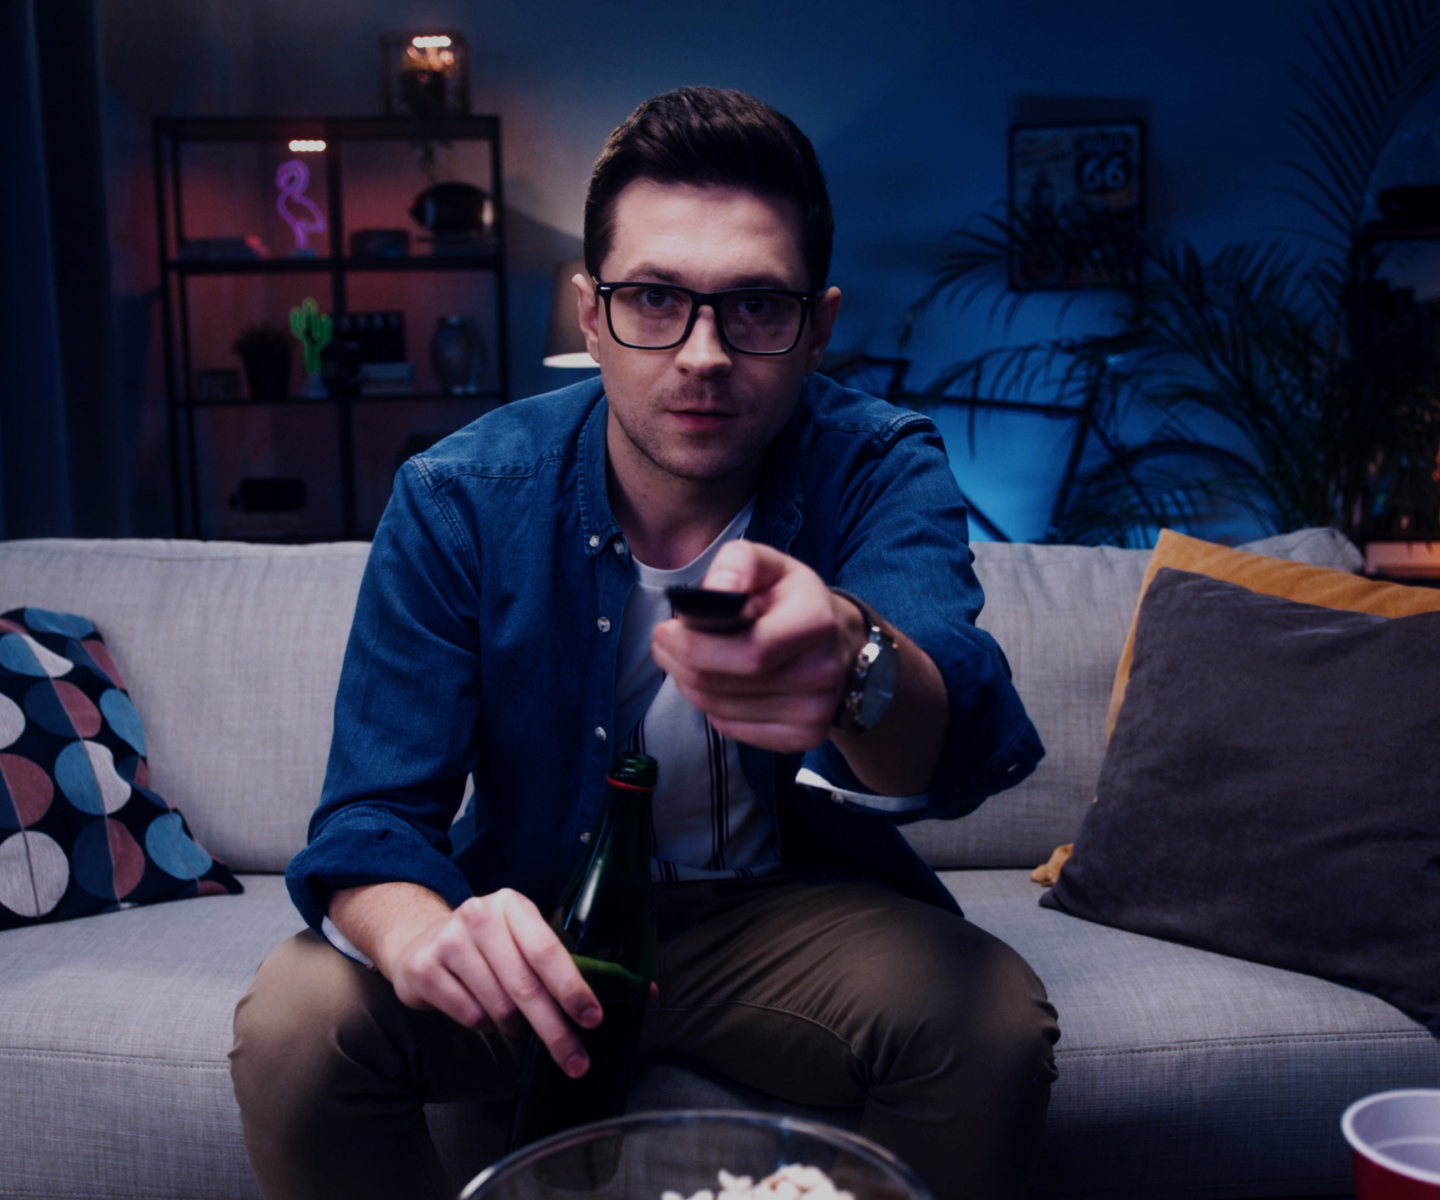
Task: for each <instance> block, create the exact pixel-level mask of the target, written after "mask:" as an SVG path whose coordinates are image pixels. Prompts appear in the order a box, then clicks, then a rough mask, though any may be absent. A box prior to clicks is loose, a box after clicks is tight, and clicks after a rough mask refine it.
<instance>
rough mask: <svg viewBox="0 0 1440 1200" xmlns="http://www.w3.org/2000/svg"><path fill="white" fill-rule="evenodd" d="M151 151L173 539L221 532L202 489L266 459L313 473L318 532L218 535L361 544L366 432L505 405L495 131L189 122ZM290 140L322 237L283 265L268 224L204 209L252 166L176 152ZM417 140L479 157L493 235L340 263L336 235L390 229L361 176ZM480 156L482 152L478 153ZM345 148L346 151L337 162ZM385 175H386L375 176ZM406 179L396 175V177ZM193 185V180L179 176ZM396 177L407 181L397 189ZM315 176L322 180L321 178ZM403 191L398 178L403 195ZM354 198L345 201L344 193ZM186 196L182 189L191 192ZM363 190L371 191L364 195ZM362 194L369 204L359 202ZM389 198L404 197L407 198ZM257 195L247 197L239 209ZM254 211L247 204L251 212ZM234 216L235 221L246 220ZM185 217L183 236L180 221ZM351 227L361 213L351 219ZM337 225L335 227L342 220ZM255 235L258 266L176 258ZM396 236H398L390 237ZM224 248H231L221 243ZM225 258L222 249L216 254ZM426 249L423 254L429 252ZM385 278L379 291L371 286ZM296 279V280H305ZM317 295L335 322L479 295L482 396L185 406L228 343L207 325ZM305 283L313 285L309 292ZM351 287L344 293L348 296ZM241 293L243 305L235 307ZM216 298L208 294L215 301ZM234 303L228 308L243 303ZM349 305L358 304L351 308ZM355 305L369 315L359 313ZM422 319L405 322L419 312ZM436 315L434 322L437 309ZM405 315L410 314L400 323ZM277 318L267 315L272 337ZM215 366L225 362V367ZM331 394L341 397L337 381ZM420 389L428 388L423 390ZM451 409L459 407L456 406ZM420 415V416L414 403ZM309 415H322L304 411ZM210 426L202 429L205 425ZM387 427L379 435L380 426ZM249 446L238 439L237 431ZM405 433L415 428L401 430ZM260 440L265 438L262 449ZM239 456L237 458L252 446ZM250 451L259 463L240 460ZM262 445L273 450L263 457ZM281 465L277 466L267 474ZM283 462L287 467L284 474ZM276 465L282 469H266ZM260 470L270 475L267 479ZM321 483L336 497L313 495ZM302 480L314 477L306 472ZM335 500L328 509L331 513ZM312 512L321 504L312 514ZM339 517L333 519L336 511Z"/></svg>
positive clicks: (382, 120) (272, 146) (159, 123)
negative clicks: (299, 151) (223, 233)
mask: <svg viewBox="0 0 1440 1200" xmlns="http://www.w3.org/2000/svg"><path fill="white" fill-rule="evenodd" d="M152 128H153V137H152V149H153V159H154V173H155V201H156V211H155V219H156V235H157V236H156V245H157V247H158V251H159V252H158V254H157V258H158V259H159V273H160V277H161V279H162V281H163V284H164V286H163V287H162V288H161V289H160V291H161V297H160V299H161V307H162V322H161V324H162V338H163V343H164V361H165V375H166V382H165V387H166V397H167V411H168V425H169V428H168V433H169V443H170V465H171V473H170V478H171V503H172V507H173V509H174V513H175V529H176V533H177V534H178V535H180V536H182V537H183V536H186V535H187V534H189V535H190V536H195V535H197V534H198V533H199V532H200V530H202V529H205V528H209V529H212V530H214V529H217V528H228V526H227V525H226V524H225V520H224V518H223V514H222V517H221V518H220V521H219V523H218V524H217V520H216V519H215V518H213V517H212V516H207V513H212V512H213V511H214V510H215V508H216V506H217V505H220V506H222V507H223V504H224V498H223V497H222V496H220V495H219V494H218V492H217V488H218V487H219V485H218V482H217V481H218V480H219V479H220V478H222V477H224V478H229V477H231V476H233V475H234V473H235V472H236V471H239V472H240V474H241V475H243V474H244V473H245V471H246V469H248V467H247V464H248V463H249V460H250V459H251V458H253V457H254V456H255V455H257V454H261V453H263V454H266V455H272V456H274V457H275V458H276V464H275V465H276V471H278V473H280V474H282V475H284V474H301V475H303V474H305V473H306V471H308V470H309V469H310V467H315V468H317V469H322V470H323V472H325V473H327V474H324V478H325V479H326V481H327V482H326V483H325V485H324V487H323V489H322V491H323V493H324V494H323V496H322V495H321V494H319V493H317V494H316V496H314V497H312V500H314V501H315V507H314V508H313V509H312V510H311V512H310V513H309V514H307V516H312V517H313V518H314V520H315V521H316V522H318V523H320V524H323V526H324V527H323V528H321V527H318V526H305V525H303V521H304V518H303V517H302V518H299V521H300V522H301V523H302V525H301V528H299V529H289V528H287V529H286V530H283V531H281V530H276V531H274V532H272V533H271V534H265V533H259V532H253V531H246V532H244V533H234V534H229V535H226V536H227V537H231V538H239V539H243V540H247V541H250V540H278V541H293V542H304V541H313V540H328V539H332V538H347V537H357V536H358V537H368V536H369V534H370V532H371V530H373V528H374V521H375V519H376V514H377V513H378V512H379V509H378V508H376V500H377V498H383V496H384V495H385V494H388V487H389V480H390V478H391V476H392V474H393V472H392V471H391V470H390V469H389V466H388V461H387V462H380V461H379V460H378V459H376V457H375V447H374V446H373V445H370V444H369V443H367V442H366V440H365V439H367V438H370V439H372V440H373V438H374V436H376V435H377V431H379V430H382V429H383V430H387V431H389V433H387V434H386V436H390V434H394V435H395V436H397V437H398V436H399V435H400V434H401V433H403V432H404V429H405V427H407V426H416V425H421V424H424V425H427V426H434V429H426V431H425V432H426V433H427V434H429V433H434V432H439V431H440V427H441V426H446V427H449V428H452V429H453V428H455V427H458V426H460V425H463V424H466V423H467V422H469V421H471V420H473V419H474V418H475V417H476V416H478V415H480V414H482V413H485V412H489V411H490V410H492V409H494V408H496V407H498V406H499V405H501V404H504V403H505V402H506V400H508V399H509V389H510V365H509V351H508V346H509V336H508V320H509V318H508V315H507V305H506V264H505V214H506V211H507V210H506V207H505V199H504V195H503V180H504V171H503V169H502V165H501V159H500V118H499V117H495V116H456V117H441V118H435V119H429V120H413V119H410V118H407V117H199V118H194V117H188V118H159V119H156V120H155V121H154V122H153V127H152ZM297 138H301V139H307V140H323V141H324V142H325V143H326V148H325V149H324V150H323V151H322V152H320V153H321V154H322V155H323V157H322V158H320V159H315V160H312V162H317V163H318V162H323V164H324V173H323V176H317V177H316V182H317V187H316V188H315V189H314V190H313V191H312V192H311V194H310V196H309V199H310V200H311V201H312V203H313V204H315V205H316V206H318V207H319V208H320V209H321V210H322V211H323V215H324V218H325V224H326V226H327V227H328V229H329V231H330V233H329V237H328V240H326V241H323V242H321V243H319V244H320V245H323V246H325V247H326V248H327V250H328V253H327V254H325V255H323V256H322V255H317V256H315V257H303V258H302V257H298V256H296V257H292V256H291V255H290V254H289V253H286V251H288V250H289V249H290V247H291V245H292V242H291V241H290V239H289V238H288V237H287V236H286V235H285V234H284V233H283V232H281V231H279V230H278V228H276V227H274V225H273V221H272V222H271V223H270V224H269V225H265V224H263V223H261V224H256V221H257V220H258V218H254V214H253V213H251V215H250V216H249V217H244V216H241V215H240V211H241V210H235V209H232V208H231V207H225V206H222V207H220V208H217V207H216V199H217V197H223V196H224V195H225V192H226V189H227V187H228V186H229V184H230V183H233V179H232V178H231V174H232V173H233V171H234V170H236V169H238V168H236V166H235V164H236V162H238V161H241V160H242V159H243V161H246V162H249V161H250V160H251V157H253V156H249V157H246V156H240V158H237V156H235V155H231V154H228V153H227V154H208V153H198V154H197V153H191V148H193V147H197V146H200V147H203V146H204V144H205V143H215V142H221V143H229V144H230V145H231V146H234V145H237V144H244V143H250V144H251V145H252V146H258V147H259V149H260V151H261V152H262V153H261V159H262V160H265V161H268V159H265V155H267V154H270V153H271V152H272V151H275V152H281V151H283V148H284V146H285V143H286V142H288V141H291V140H294V139H297ZM382 142H391V143H396V144H397V149H396V152H395V153H392V154H388V155H387V154H385V153H376V152H373V151H372V150H371V148H370V146H368V145H366V144H367V143H370V144H373V143H382ZM406 143H408V144H409V145H410V146H411V147H414V146H417V145H421V144H425V143H431V144H434V143H450V144H453V145H455V146H456V147H457V148H459V147H461V146H462V145H463V146H464V148H465V154H466V161H467V162H468V161H470V160H472V159H475V158H476V156H477V155H479V156H481V157H482V158H483V159H484V160H486V162H488V165H486V163H485V162H478V161H477V162H474V163H473V167H474V174H475V176H476V178H477V179H478V178H485V179H486V180H487V183H486V190H487V191H488V192H489V195H490V200H491V203H492V209H491V212H492V219H493V222H494V224H493V226H487V227H486V232H487V233H490V234H492V235H493V236H490V237H474V238H462V239H458V244H456V242H455V241H451V240H449V239H443V238H438V237H436V238H432V237H430V236H427V235H426V233H425V231H418V232H413V233H412V237H411V250H412V252H411V253H407V254H405V255H403V256H397V257H393V258H392V257H386V256H356V255H354V254H347V253H346V251H347V250H349V248H350V244H351V243H350V236H349V235H350V234H351V233H353V232H355V231H357V230H358V229H359V228H361V227H364V226H365V225H366V224H367V222H369V221H371V219H372V216H373V214H376V213H382V212H383V213H385V214H389V215H388V216H386V217H384V218H381V223H387V224H393V225H395V226H396V227H397V228H398V227H400V226H402V225H403V224H404V221H405V218H404V217H403V216H402V214H403V212H404V211H405V205H406V204H408V203H410V201H409V200H408V199H407V200H405V201H404V203H400V202H399V201H398V200H397V196H398V194H399V193H396V191H395V186H394V184H393V182H387V181H386V180H385V179H384V178H378V177H376V175H375V173H376V172H377V171H379V173H380V176H385V175H393V172H394V170H395V169H396V167H395V166H394V163H403V162H405V161H407V160H408V158H409V157H411V156H410V155H408V154H407V153H405V152H404V150H403V148H404V146H405V144H406ZM484 143H488V147H486V146H485V145H484ZM352 148H353V149H352ZM386 164H391V165H390V167H389V168H388V169H387V170H380V168H383V167H385V165H386ZM352 170H353V171H356V172H359V174H358V175H357V180H358V184H357V183H354V182H352V183H350V184H347V181H346V176H347V174H350V173H351V171H352ZM405 170H406V171H407V172H408V171H409V170H410V167H408V166H407V167H405ZM192 172H198V174H194V175H192ZM207 177H208V179H209V182H208V185H207V186H206V187H205V188H203V189H200V188H199V187H198V184H196V183H195V182H193V181H194V180H196V179H200V180H204V179H206V178H207ZM407 178H408V176H407ZM322 179H323V183H322V182H321V180H322ZM413 182H414V181H413V180H411V183H413ZM356 186H358V188H359V190H358V191H355V192H353V193H352V191H350V190H349V189H350V188H351V187H356ZM192 188H195V189H196V190H194V191H193V193H192V191H191V189H192ZM375 189H378V190H375ZM367 191H368V193H369V194H368V195H367ZM400 191H402V192H405V193H406V194H407V195H408V189H407V188H401V189H400ZM255 199H256V197H255V196H254V195H251V197H250V200H251V201H254V200H255ZM250 207H251V208H253V203H252V204H251V206H250ZM243 211H245V212H249V211H250V210H249V209H244V210H243ZM187 214H188V216H189V219H190V223H191V225H190V228H189V229H188V232H189V233H190V234H191V235H192V236H191V237H189V238H188V239H187V236H186V235H187V224H186V216H187ZM356 214H365V215H364V216H363V217H357V216H356ZM347 218H348V219H347ZM246 224H255V225H256V228H259V229H261V236H263V237H265V238H266V239H267V240H268V241H269V242H270V243H271V245H273V246H275V247H277V249H279V250H281V251H282V252H281V253H279V254H277V256H276V257H273V258H198V257H197V258H190V257H187V256H186V253H185V251H186V250H187V249H188V251H189V252H190V253H199V252H201V251H202V249H204V248H206V247H205V243H206V242H207V241H213V242H217V243H220V244H219V245H216V244H212V245H210V246H209V247H208V248H209V249H211V250H216V249H224V248H225V247H224V245H223V243H224V242H226V241H230V240H232V239H230V238H225V239H221V238H214V239H207V238H202V237H194V236H193V234H194V233H195V227H197V226H198V227H199V228H200V229H206V230H214V229H215V228H216V227H217V226H218V227H221V228H224V227H226V226H233V225H246ZM405 227H406V229H407V232H409V231H410V227H409V226H405ZM232 236H233V235H232ZM231 248H232V249H233V248H235V247H231ZM437 248H438V251H439V252H438V253H437V252H432V251H433V250H435V249H437ZM427 273H440V274H441V275H442V276H444V277H443V278H438V279H433V280H430V281H428V284H427V281H426V280H424V279H423V278H422V276H423V275H424V274H427ZM382 274H388V275H389V276H390V278H388V279H383V280H382V279H378V278H377V276H379V275H382ZM267 277H270V278H274V279H276V280H281V279H283V280H284V281H285V282H284V283H283V284H282V285H281V287H280V289H279V293H277V292H276V289H275V288H274V287H273V286H271V287H268V288H267V287H264V286H261V287H259V288H258V289H257V288H256V287H255V286H254V285H237V286H236V293H237V298H236V302H235V305H234V306H231V307H230V308H227V306H226V305H225V304H215V305H211V304H210V303H209V302H210V301H211V300H213V299H214V297H213V294H212V293H213V289H214V288H215V284H214V283H208V284H207V283H202V282H200V281H201V280H207V279H208V280H214V281H218V280H221V279H224V280H228V281H230V282H231V283H232V284H233V283H234V281H235V280H237V279H265V278H267ZM307 280H308V282H307ZM322 280H323V281H324V283H325V284H326V285H328V287H329V291H328V293H319V292H317V294H325V295H327V296H328V303H327V307H328V308H330V309H332V310H333V314H334V315H337V316H338V315H341V314H344V313H347V312H349V311H351V310H352V306H354V305H356V304H357V302H358V301H359V300H361V299H362V298H364V299H370V300H372V302H373V300H374V298H375V297H376V296H377V295H378V296H383V297H384V298H385V299H386V301H388V303H386V304H385V305H384V307H387V308H397V309H407V310H408V309H409V308H410V307H411V306H412V305H413V304H416V303H419V302H420V301H419V300H418V299H417V298H420V297H425V296H426V295H427V293H434V294H436V295H439V296H451V295H452V294H453V295H459V294H460V293H462V292H466V293H468V291H470V290H474V289H478V290H480V291H482V292H484V293H485V295H486V297H487V300H488V302H487V303H486V304H485V305H482V308H484V309H485V316H484V317H483V318H481V317H480V316H479V315H478V314H477V321H480V323H481V325H482V334H483V336H484V338H485V342H486V344H487V345H488V346H489V347H491V348H492V354H493V356H494V357H493V359H492V364H493V365H492V366H490V368H489V372H490V373H487V375H486V378H487V379H493V380H494V382H493V385H492V386H488V387H487V388H485V389H484V390H483V391H479V392H476V393H473V394H471V395H459V396H457V395H454V394H452V393H449V392H438V391H433V390H429V391H410V392H398V393H387V394H382V395H363V396H362V395H344V396H322V397H314V398H311V397H305V396H290V397H286V398H285V399H279V400H251V399H246V398H242V397H238V396H237V397H234V398H229V399H223V400H222V399H200V398H198V397H197V396H195V395H194V394H193V390H194V388H195V386H196V385H195V383H194V380H195V378H196V375H195V372H196V371H197V369H198V367H197V363H205V362H215V361H217V360H218V359H220V358H221V357H223V349H224V347H226V346H228V345H229V344H230V342H231V340H232V339H231V337H228V336H222V334H221V331H220V330H218V329H217V328H216V325H215V316H216V314H217V313H225V312H229V313H230V316H231V319H232V320H233V321H235V322H236V323H237V324H238V323H240V322H241V321H242V319H244V318H245V317H253V316H255V315H256V313H255V312H254V311H253V310H254V307H255V305H256V304H260V303H262V302H263V304H264V305H266V306H268V307H270V308H275V307H276V302H277V299H278V295H279V294H280V293H285V292H290V291H294V290H301V289H303V290H307V291H315V290H317V289H319V288H320V287H321V286H322ZM312 285H313V286H312ZM352 288H353V289H354V290H353V291H352V290H351V289H352ZM247 293H248V294H247ZM222 299H223V297H222ZM242 301H243V303H242ZM445 303H447V304H453V305H459V307H460V308H469V307H473V306H472V305H468V304H466V303H464V302H462V301H459V300H446V301H445ZM359 307H360V308H365V307H367V305H366V304H364V303H359ZM370 307H374V304H373V303H372V304H371V305H370ZM433 307H434V306H433V305H431V306H430V307H424V306H423V305H422V307H421V308H420V309H419V310H417V311H424V312H429V311H430V308H433ZM440 311H441V312H444V311H447V310H446V309H445V308H441V309H440ZM408 315H411V316H413V314H408ZM283 316H284V307H283V306H282V307H280V308H279V310H278V311H277V312H275V313H273V314H272V315H271V319H272V320H278V321H279V322H280V323H281V324H283ZM227 366H228V364H227ZM335 386H340V384H339V381H338V380H337V381H336V383H335ZM425 386H426V387H427V388H433V387H434V386H435V381H433V380H430V379H427V381H426V384H425ZM457 402H458V403H457ZM427 405H431V406H434V407H432V408H430V409H428V410H427V409H426V407H425V406H427ZM317 406H322V407H317ZM287 411H289V412H290V413H291V417H290V418H286V419H283V420H277V423H276V426H275V428H274V429H262V428H260V427H261V426H265V425H269V424H270V421H269V420H268V418H270V417H273V416H275V414H277V413H278V414H283V413H285V412H287ZM206 413H209V414H210V415H209V416H208V417H207V416H205V415H204V414H206ZM292 424H294V425H297V426H302V427H304V428H306V429H308V430H309V431H310V435H309V436H308V437H307V438H306V439H299V440H297V439H293V438H292V439H289V440H287V439H285V438H282V437H280V436H279V433H278V432H277V431H278V430H280V429H282V428H283V427H288V426H290V425H292ZM331 424H333V426H334V435H333V440H332V439H331V438H330V437H329V436H328V435H326V436H319V435H317V434H316V433H315V430H314V428H312V427H318V426H328V425H331ZM392 426H393V427H394V428H393V429H392ZM252 431H253V432H254V434H255V436H254V437H253V438H252V437H250V434H251V432H252ZM411 432H412V433H413V432H414V430H413V429H412V431H411ZM267 439H268V440H267ZM252 442H253V443H254V446H252V444H251V443H252ZM261 443H263V444H264V446H265V447H266V448H265V449H263V450H257V449H255V448H254V447H255V446H259V445H261ZM272 443H273V445H272ZM280 460H284V462H283V463H282V462H281V461H280ZM286 463H288V465H285V464H286ZM282 467H283V469H281V468H282ZM271 473H276V472H275V471H272V472H271ZM332 475H333V476H334V477H335V491H338V497H337V496H336V495H335V494H333V493H332V491H331V487H330V484H329V482H328V480H329V478H330V477H331V476H332ZM315 478H317V479H318V478H321V475H316V476H315ZM336 499H338V502H339V503H338V506H337V505H336V504H335V503H334V501H335V500H336ZM322 500H323V503H322V502H321V501H322ZM337 508H338V511H337Z"/></svg>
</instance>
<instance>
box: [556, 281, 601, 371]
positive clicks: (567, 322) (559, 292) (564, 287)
mask: <svg viewBox="0 0 1440 1200" xmlns="http://www.w3.org/2000/svg"><path fill="white" fill-rule="evenodd" d="M584 273H585V260H584V259H583V258H571V259H567V260H566V261H565V262H562V263H561V264H560V265H559V266H558V267H556V268H555V286H554V288H553V289H552V290H551V293H550V335H549V337H547V338H546V339H545V360H544V361H545V365H546V366H547V367H588V368H590V369H591V370H593V369H595V368H596V367H598V366H599V365H600V364H599V363H597V362H596V361H595V360H594V359H593V358H591V357H590V352H589V351H588V350H586V349H585V335H584V334H583V333H581V332H580V323H579V322H578V321H577V320H576V319H575V285H574V284H573V283H571V282H570V281H571V280H572V279H573V278H574V277H575V276H576V275H583V274H584Z"/></svg>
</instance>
